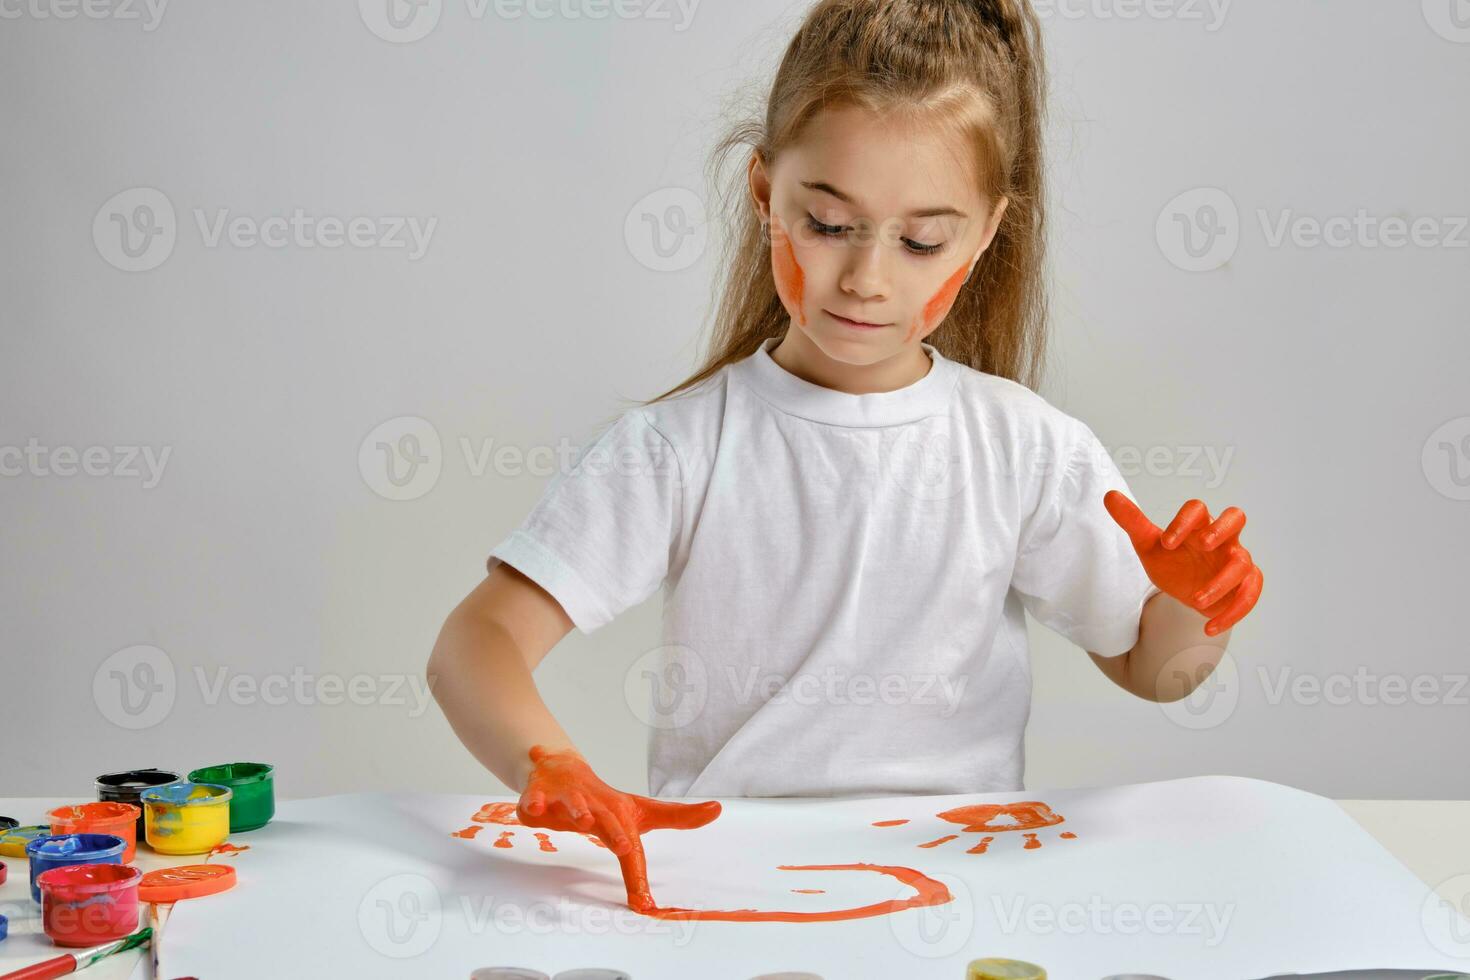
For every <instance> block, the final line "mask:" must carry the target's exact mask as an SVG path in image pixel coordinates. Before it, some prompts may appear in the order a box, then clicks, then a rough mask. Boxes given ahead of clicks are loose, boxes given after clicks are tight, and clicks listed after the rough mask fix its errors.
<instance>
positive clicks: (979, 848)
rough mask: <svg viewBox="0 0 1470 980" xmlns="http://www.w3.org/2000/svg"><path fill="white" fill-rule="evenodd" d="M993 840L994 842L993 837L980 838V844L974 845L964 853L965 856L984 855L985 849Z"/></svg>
mask: <svg viewBox="0 0 1470 980" xmlns="http://www.w3.org/2000/svg"><path fill="white" fill-rule="evenodd" d="M993 840H995V838H994V837H982V838H980V843H978V844H976V845H975V846H974V847H972V848H970V849H969V850H968V851H966V852H965V853H966V854H984V853H985V850H986V848H988V847H989V846H990V842H991V841H993Z"/></svg>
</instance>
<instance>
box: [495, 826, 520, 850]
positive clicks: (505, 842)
mask: <svg viewBox="0 0 1470 980" xmlns="http://www.w3.org/2000/svg"><path fill="white" fill-rule="evenodd" d="M513 834H515V831H514V830H502V831H501V832H500V836H499V837H497V838H495V846H496V847H510V846H512V845H511V842H510V838H511V836H512V835H513Z"/></svg>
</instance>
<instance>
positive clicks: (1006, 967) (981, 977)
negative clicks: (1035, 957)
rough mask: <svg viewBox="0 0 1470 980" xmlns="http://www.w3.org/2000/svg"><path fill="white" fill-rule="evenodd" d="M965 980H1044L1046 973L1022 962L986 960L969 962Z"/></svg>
mask: <svg viewBox="0 0 1470 980" xmlns="http://www.w3.org/2000/svg"><path fill="white" fill-rule="evenodd" d="M965 980H1046V971H1045V970H1043V969H1042V968H1041V967H1039V966H1037V965H1036V964H1035V963H1027V962H1025V961H1024V960H1005V959H1000V958H987V959H983V960H971V961H970V965H969V966H968V967H966V968H965Z"/></svg>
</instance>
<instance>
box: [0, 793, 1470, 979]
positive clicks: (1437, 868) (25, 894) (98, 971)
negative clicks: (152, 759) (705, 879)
mask: <svg viewBox="0 0 1470 980" xmlns="http://www.w3.org/2000/svg"><path fill="white" fill-rule="evenodd" d="M78 802H82V801H80V800H76V799H72V798H0V814H4V815H6V816H10V817H14V818H15V819H17V820H19V821H20V822H21V824H22V825H25V824H33V823H44V822H45V814H46V812H47V811H48V810H50V809H52V808H54V807H58V806H65V805H67V804H72V803H78ZM1337 803H1338V804H1339V805H1340V806H1341V807H1342V808H1343V810H1345V811H1346V812H1347V813H1348V815H1350V816H1351V817H1353V819H1355V820H1356V821H1357V822H1358V823H1359V824H1360V825H1362V827H1363V828H1364V829H1365V830H1367V831H1368V832H1369V833H1370V834H1372V835H1373V836H1374V837H1375V838H1376V839H1377V840H1378V841H1379V843H1381V844H1382V845H1383V846H1384V848H1386V849H1387V850H1388V851H1389V852H1390V853H1391V854H1393V855H1394V856H1395V857H1397V858H1398V859H1399V860H1400V861H1402V862H1403V863H1404V865H1405V866H1406V867H1408V868H1409V870H1411V871H1413V872H1414V874H1416V875H1417V876H1418V877H1419V878H1420V880H1422V881H1423V882H1424V883H1425V884H1426V885H1428V886H1429V887H1431V888H1434V889H1436V890H1437V891H1438V892H1439V894H1440V895H1441V896H1442V897H1444V898H1446V899H1449V900H1454V898H1455V897H1456V896H1455V895H1453V894H1451V892H1450V891H1449V890H1448V889H1446V888H1442V887H1441V886H1443V885H1444V884H1445V883H1446V882H1447V881H1448V880H1449V879H1451V878H1453V877H1455V876H1456V875H1463V874H1467V873H1470V833H1467V829H1470V801H1461V800H1338V801H1337ZM249 839H250V835H249V834H248V833H246V834H239V835H232V836H231V838H230V841H231V842H232V843H237V844H242V845H243V844H248V843H249V842H250V840H249ZM0 860H3V861H4V862H5V864H6V865H7V867H8V869H9V877H8V879H7V880H6V882H5V883H4V884H3V885H0V913H3V914H5V915H8V916H10V938H9V939H7V940H5V941H4V942H0V973H3V972H8V971H10V970H15V969H19V968H20V967H22V966H26V965H28V964H31V963H34V962H37V961H39V960H43V959H46V958H48V957H50V956H55V955H56V954H57V953H58V952H60V951H61V950H60V949H59V948H58V947H55V946H52V945H51V943H50V941H49V940H47V939H46V936H45V934H44V933H43V932H42V931H41V911H40V906H38V905H36V904H35V903H34V902H32V901H31V896H30V874H29V868H28V866H27V862H26V861H25V859H24V858H0ZM213 860H215V861H218V860H220V858H218V857H217V858H214V859H213ZM203 861H204V857H203V856H202V855H192V856H184V857H170V856H167V855H163V854H156V853H154V852H153V851H151V850H149V849H148V847H147V846H146V845H145V844H143V843H141V842H140V843H139V845H138V848H137V855H136V858H135V860H134V862H133V863H134V864H135V865H137V866H138V867H139V868H140V869H142V870H143V871H144V872H145V873H146V872H148V871H152V870H154V869H156V868H165V867H173V866H175V865H181V864H200V863H202V862H203ZM146 923H147V919H146V916H145V917H144V919H143V922H142V924H145V925H146ZM1467 967H1470V964H1467ZM1316 976H1318V977H1322V978H1326V977H1332V978H1343V980H1347V978H1349V977H1351V978H1359V980H1370V978H1371V980H1378V978H1385V980H1386V978H1390V977H1392V978H1404V980H1407V978H1411V977H1412V978H1415V980H1418V978H1419V977H1420V976H1421V974H1420V973H1417V972H1414V971H1375V972H1366V971H1365V972H1355V973H1334V974H1317V975H1316ZM85 980H156V978H153V977H152V970H151V968H150V965H149V957H148V954H147V953H146V951H145V952H128V953H124V954H121V955H119V956H115V957H112V958H110V959H109V960H106V961H104V962H102V963H100V964H98V965H97V966H95V967H92V968H91V969H89V970H87V971H86V973H85ZM163 980H167V978H163ZM828 980H836V978H828Z"/></svg>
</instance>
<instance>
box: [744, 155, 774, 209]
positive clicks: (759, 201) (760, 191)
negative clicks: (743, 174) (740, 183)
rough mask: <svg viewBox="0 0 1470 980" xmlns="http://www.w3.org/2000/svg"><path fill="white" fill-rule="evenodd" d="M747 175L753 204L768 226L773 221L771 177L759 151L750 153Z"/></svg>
mask: <svg viewBox="0 0 1470 980" xmlns="http://www.w3.org/2000/svg"><path fill="white" fill-rule="evenodd" d="M747 175H748V177H749V184H750V200H751V203H753V204H754V205H755V211H756V214H758V215H760V221H761V224H762V225H767V224H769V223H770V221H771V175H770V173H769V172H767V170H766V165H765V162H764V161H763V160H762V159H761V155H760V151H759V150H752V151H751V153H750V166H749V168H748V171H747Z"/></svg>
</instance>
